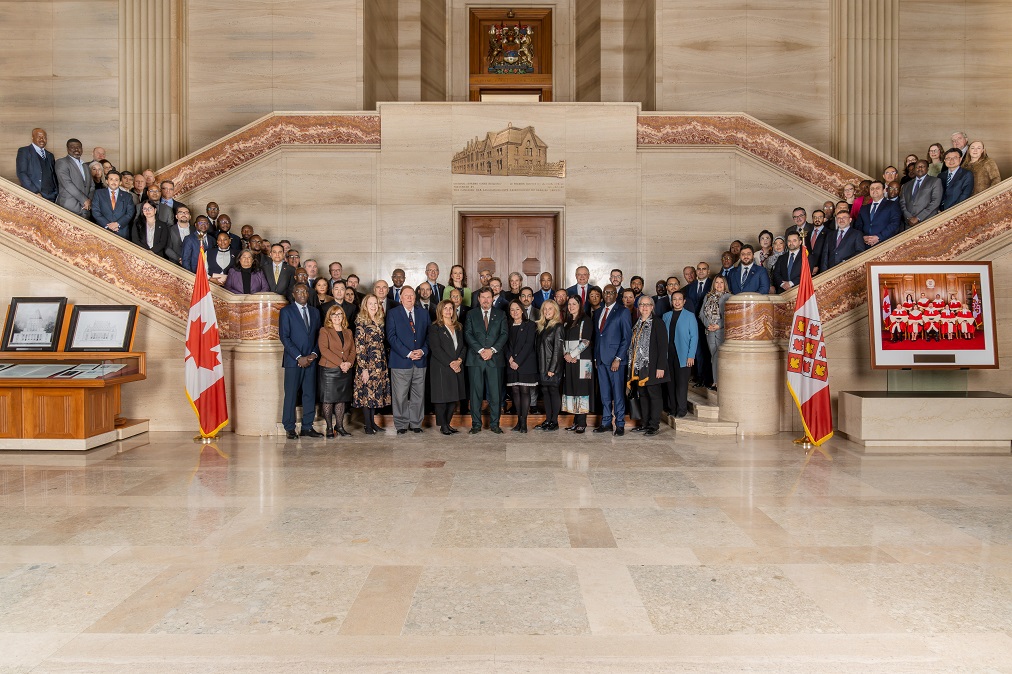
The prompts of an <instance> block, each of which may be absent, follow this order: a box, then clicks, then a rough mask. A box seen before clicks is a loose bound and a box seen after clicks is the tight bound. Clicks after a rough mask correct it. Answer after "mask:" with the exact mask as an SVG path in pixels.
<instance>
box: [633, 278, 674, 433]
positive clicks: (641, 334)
mask: <svg viewBox="0 0 1012 674" xmlns="http://www.w3.org/2000/svg"><path fill="white" fill-rule="evenodd" d="M639 312H640V317H639V320H637V321H636V325H635V326H634V327H633V333H632V339H631V340H630V342H629V372H628V380H627V383H626V394H627V395H628V396H629V397H630V398H634V399H635V398H638V399H639V401H640V411H641V414H640V425H639V426H637V427H636V428H634V429H633V431H634V432H635V431H643V435H657V432H658V430H659V429H660V424H661V385H662V384H666V383H667V382H668V380H669V379H670V378H671V373H670V372H668V365H667V362H668V331H667V329H666V328H665V327H664V321H662V320H660V319H659V318H656V317H654V300H653V298H652V297H648V296H646V295H644V296H643V297H640V303H639Z"/></svg>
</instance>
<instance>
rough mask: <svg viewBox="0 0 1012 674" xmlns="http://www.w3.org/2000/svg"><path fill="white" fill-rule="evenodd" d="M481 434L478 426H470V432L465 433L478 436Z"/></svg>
mask: <svg viewBox="0 0 1012 674" xmlns="http://www.w3.org/2000/svg"><path fill="white" fill-rule="evenodd" d="M479 433H481V428H479V427H478V426H471V430H469V431H468V432H467V434H468V435H478V434H479Z"/></svg>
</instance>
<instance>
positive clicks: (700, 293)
mask: <svg viewBox="0 0 1012 674" xmlns="http://www.w3.org/2000/svg"><path fill="white" fill-rule="evenodd" d="M696 294H697V295H702V294H703V281H700V282H699V288H698V289H697V290H696Z"/></svg>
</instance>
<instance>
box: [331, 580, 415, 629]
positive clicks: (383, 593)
mask: <svg viewBox="0 0 1012 674" xmlns="http://www.w3.org/2000/svg"><path fill="white" fill-rule="evenodd" d="M421 574H422V567H420V566H374V567H373V568H372V570H371V571H370V572H369V577H368V578H367V579H366V581H365V584H364V585H363V587H362V589H361V590H360V591H359V593H358V596H357V597H356V599H355V603H354V604H352V606H351V609H350V610H349V611H348V615H347V617H346V618H345V619H344V622H343V623H342V624H341V634H342V635H345V636H358V635H368V634H388V635H391V636H397V635H399V634H400V633H401V630H402V629H403V627H404V620H405V618H406V617H407V613H408V610H409V609H410V607H411V600H412V597H413V595H414V592H415V588H416V586H417V584H418V580H419V578H420V577H421Z"/></svg>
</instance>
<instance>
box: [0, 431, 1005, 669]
mask: <svg viewBox="0 0 1012 674" xmlns="http://www.w3.org/2000/svg"><path fill="white" fill-rule="evenodd" d="M790 440H791V437H790V436H788V435H781V436H778V437H773V438H761V439H743V438H737V439H735V438H733V437H732V438H707V437H702V436H692V435H685V434H676V432H675V431H674V430H672V429H670V428H665V429H664V431H663V432H662V433H661V435H659V436H657V437H655V438H642V437H638V434H629V435H627V436H626V437H624V438H612V437H610V436H609V437H600V436H591V435H584V436H574V435H572V434H567V433H564V432H557V433H551V434H545V433H537V432H531V433H529V434H527V435H517V434H513V435H511V434H509V433H508V432H507V435H505V436H494V435H492V434H491V433H488V432H486V433H482V434H481V435H480V436H477V438H470V437H468V436H466V435H463V434H462V435H458V436H455V437H452V438H449V439H447V438H444V437H443V436H441V435H439V434H437V433H434V432H432V431H431V430H430V431H427V432H426V433H424V434H422V435H414V434H409V436H395V435H392V434H389V433H388V434H387V435H385V436H381V437H380V438H378V439H377V438H370V437H367V436H364V435H362V434H361V433H360V432H357V433H356V435H355V436H354V437H352V438H346V439H342V440H340V441H333V440H329V441H322V440H308V439H307V440H305V441H295V442H286V441H283V440H280V439H275V438H263V439H261V438H239V437H235V436H232V435H228V436H226V437H224V438H223V439H221V440H220V441H218V442H217V443H216V444H215V445H212V446H204V447H202V446H200V445H197V444H194V443H193V442H192V441H191V437H190V434H183V433H174V434H173V433H150V434H145V435H142V436H139V437H137V438H135V439H132V440H130V441H124V442H123V443H118V444H116V445H110V446H108V447H107V448H106V449H104V450H99V451H97V452H94V453H93V454H91V455H89V456H88V457H87V458H84V457H80V456H76V457H70V458H65V457H58V456H45V457H42V458H41V459H40V458H38V457H25V456H24V455H14V456H12V455H10V454H5V455H0V672H18V673H27V672H32V673H42V672H73V673H75V674H80V673H86V672H95V673H102V674H119V673H127V672H129V673H130V674H138V673H140V674H144V673H156V672H157V673H165V674H169V673H171V674H190V673H197V672H201V673H202V672H230V673H253V672H282V673H295V672H322V671H339V672H356V673H358V672H363V673H364V672H462V673H463V672H466V673H468V674H472V673H483V672H503V673H506V672H579V673H581V674H586V673H588V672H609V673H614V672H743V671H744V672H788V673H791V672H798V673H801V672H820V673H822V672H854V673H860V674H868V673H869V672H911V673H912V672H917V673H924V672H946V673H948V672H1010V671H1012V456H983V455H981V456H972V455H970V456H967V455H962V456H938V455H930V456H927V455H926V456H875V457H871V456H865V455H862V454H861V452H860V451H859V448H858V447H856V446H855V445H851V444H849V443H847V442H845V441H837V440H832V441H830V443H828V445H827V449H828V452H829V454H830V456H831V457H832V461H829V460H827V459H826V458H825V457H823V456H821V455H819V454H815V455H814V456H813V457H812V458H811V460H810V461H809V462H807V463H806V461H805V457H804V454H803V453H802V452H801V451H800V450H799V449H798V448H797V447H795V446H794V445H792V444H791V442H790ZM40 461H42V462H44V463H45V464H47V465H39V462H40Z"/></svg>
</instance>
